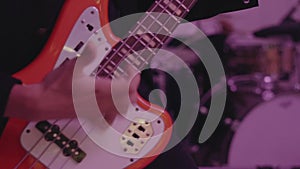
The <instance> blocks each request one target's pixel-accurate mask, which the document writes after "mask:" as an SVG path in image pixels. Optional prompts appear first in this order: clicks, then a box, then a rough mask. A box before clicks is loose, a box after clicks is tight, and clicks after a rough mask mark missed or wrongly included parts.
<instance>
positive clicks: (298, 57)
mask: <svg viewBox="0 0 300 169" xmlns="http://www.w3.org/2000/svg"><path fill="white" fill-rule="evenodd" d="M295 49H296V51H295V52H296V53H295V57H294V70H295V85H294V89H295V90H297V91H299V90H300V44H298V43H296V48H295Z"/></svg>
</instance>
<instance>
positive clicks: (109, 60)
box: [98, 0, 182, 76]
mask: <svg viewBox="0 0 300 169" xmlns="http://www.w3.org/2000/svg"><path fill="white" fill-rule="evenodd" d="M175 1H176V2H178V1H177V0H175ZM161 2H162V0H161V1H158V2H154V3H155V6H154V7H153V8H152V11H149V12H153V9H155V8H156V7H157V6H160V4H161ZM178 3H179V2H178ZM179 5H182V3H180V4H179ZM178 8H179V7H177V8H176V10H177V9H178ZM166 9H167V7H166V6H165V7H164V8H163V11H166V12H168V13H169V14H171V15H174V13H175V12H173V14H172V13H170V12H169V11H168V10H166ZM174 11H175V10H174ZM146 16H148V17H149V16H150V15H148V14H147V15H146ZM146 16H145V17H146ZM159 16H161V15H159ZM169 18H170V17H169ZM145 19H147V18H144V20H145ZM168 20H169V19H168ZM177 22H178V21H177ZM154 23H157V22H156V21H155V20H153V22H152V24H154ZM165 23H166V22H165ZM152 24H151V25H152ZM141 25H142V24H139V25H138V26H137V27H135V30H133V31H132V33H134V32H136V31H137V30H138V29H139V26H141ZM160 25H161V24H160ZM161 26H165V24H162V25H161ZM143 29H144V28H143ZM160 30H161V29H160ZM147 32H151V31H149V29H147ZM128 37H130V36H128ZM140 38H141V37H140ZM140 38H136V42H135V43H134V44H133V45H132V46H131V47H129V50H128V51H127V52H126V54H125V55H124V56H123V57H122V59H124V60H125V61H126V62H128V61H127V59H126V56H127V55H128V54H130V53H129V52H130V51H131V50H132V51H133V52H134V49H133V47H136V46H137V45H139V42H141V40H140ZM155 38H156V37H155V36H153V37H152V38H151V40H152V41H153V40H154V39H155ZM166 38H167V37H166ZM126 41H128V39H125V41H124V40H122V41H120V42H121V45H120V46H119V48H118V49H115V50H114V53H113V55H118V53H119V51H120V49H121V48H122V47H124V46H127V43H126ZM141 45H142V46H144V47H147V49H149V50H151V53H152V54H153V53H155V52H153V49H152V48H151V47H149V45H144V44H141ZM144 52H145V50H143V51H142V52H141V54H140V55H142V54H143V53H144ZM151 57H152V56H151V55H150V56H149V57H148V58H146V59H145V60H149V59H150V58H151ZM137 58H142V57H140V56H139V55H137ZM111 62H112V60H111V59H108V60H107V61H106V63H104V65H103V66H102V68H100V69H98V72H99V73H101V72H102V71H104V72H106V71H105V67H106V66H107V65H109V63H111ZM145 64H147V63H146V62H144V63H143V65H141V66H140V67H139V68H137V67H135V66H134V65H133V64H131V63H130V62H129V65H130V66H132V67H133V68H134V69H138V70H140V69H141V68H143V67H144V65H145ZM118 66H119V64H117V65H116V66H115V67H114V68H115V70H116V68H117V67H118ZM109 76H113V75H112V74H109Z"/></svg>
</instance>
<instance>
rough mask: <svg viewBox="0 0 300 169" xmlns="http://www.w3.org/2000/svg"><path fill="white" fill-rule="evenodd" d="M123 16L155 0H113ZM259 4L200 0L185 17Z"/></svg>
mask: <svg viewBox="0 0 300 169" xmlns="http://www.w3.org/2000/svg"><path fill="white" fill-rule="evenodd" d="M113 2H114V4H115V6H116V8H117V9H119V11H120V14H121V16H125V15H129V14H133V13H137V12H145V11H146V10H147V9H149V8H150V6H151V5H152V4H153V3H154V0H142V1H141V0H126V1H124V0H113ZM257 6H258V0H198V1H197V3H196V4H195V5H194V7H193V8H192V9H191V11H190V12H189V13H188V15H187V16H186V18H185V19H187V20H188V21H194V20H200V19H206V18H209V17H212V16H215V15H217V14H220V13H225V12H232V11H238V10H244V9H248V8H252V7H257Z"/></svg>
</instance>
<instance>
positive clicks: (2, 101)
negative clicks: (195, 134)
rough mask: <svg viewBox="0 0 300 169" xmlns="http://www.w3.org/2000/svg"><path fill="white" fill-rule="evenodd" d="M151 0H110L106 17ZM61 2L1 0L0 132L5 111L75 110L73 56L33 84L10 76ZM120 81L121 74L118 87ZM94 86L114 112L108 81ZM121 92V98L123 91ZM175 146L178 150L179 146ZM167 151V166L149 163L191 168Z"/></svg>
mask: <svg viewBox="0 0 300 169" xmlns="http://www.w3.org/2000/svg"><path fill="white" fill-rule="evenodd" d="M153 2H154V1H153V0H110V19H111V20H114V19H117V18H118V17H122V16H125V15H128V14H132V13H136V12H143V11H146V10H147V9H148V8H149V7H150V5H151V4H152V3H153ZM63 4H64V1H63V0H43V1H39V0H26V1H21V0H5V1H3V2H2V4H1V7H0V8H1V10H0V11H1V22H2V24H1V31H0V34H1V35H0V37H1V41H2V43H1V44H2V45H1V46H0V50H1V55H2V60H1V62H0V79H1V83H0V117H1V118H0V119H1V120H0V129H1V130H0V133H1V131H2V130H3V129H4V128H5V124H6V122H7V120H8V118H9V117H16V118H22V119H26V120H43V119H49V118H51V119H59V118H65V117H74V116H75V114H71V113H70V114H68V113H69V112H75V111H74V108H73V104H72V97H71V78H70V77H72V76H71V75H72V71H70V70H73V67H74V63H75V62H74V60H69V61H65V63H63V64H62V65H61V66H60V67H59V68H58V69H56V70H54V71H52V72H50V73H49V74H48V75H47V76H46V78H45V80H43V81H42V82H40V83H37V84H30V85H22V81H20V80H19V79H16V78H14V77H12V75H13V74H14V73H16V72H18V71H19V70H21V69H22V68H24V67H26V65H28V64H29V63H30V62H31V61H33V59H34V58H35V57H36V56H37V55H38V54H39V52H40V51H41V49H42V47H43V45H45V43H46V41H47V39H48V37H49V35H50V34H51V31H52V28H53V26H54V25H55V21H56V19H57V16H58V14H59V12H60V9H61V7H62V6H63ZM78 5H80V4H78ZM256 6H258V1H257V0H230V1H223V0H198V2H197V3H196V5H195V6H194V8H193V9H192V10H191V11H190V12H189V14H188V15H187V17H186V18H185V19H187V20H189V21H194V20H200V19H204V18H209V17H212V16H215V15H217V14H219V13H224V12H231V11H236V10H242V9H247V8H252V7H256ZM124 29H126V28H124ZM133 74H134V73H133ZM133 74H132V75H133ZM140 79H141V77H140V75H137V76H136V77H135V78H134V80H133V82H132V85H131V88H130V91H131V92H130V96H131V98H132V100H135V99H136V95H137V89H138V87H139V86H138V85H139V83H140ZM141 80H145V79H143V78H142V79H141ZM122 82H123V81H122V80H121V81H120V88H121V87H122ZM120 90H121V89H120ZM96 91H98V92H97V99H98V100H101V102H102V103H103V102H104V103H105V105H102V106H103V109H104V110H108V112H111V111H112V112H115V110H114V108H113V103H112V101H111V100H110V99H107V98H110V93H109V92H108V91H110V81H109V80H107V79H102V78H98V79H97V80H96ZM121 93H122V92H121ZM120 97H121V98H122V96H120ZM113 116H114V115H113V114H112V115H107V114H106V115H105V118H107V119H108V120H109V119H112V118H113ZM178 149H179V152H180V153H182V151H183V150H182V149H180V148H178ZM166 154H168V153H166ZM169 154H171V155H169V156H168V155H164V156H165V157H167V158H172V157H174V159H175V160H173V161H171V162H169V164H168V167H164V163H163V162H159V161H162V160H159V159H160V158H158V159H157V160H156V161H158V162H156V161H155V162H154V163H156V164H153V166H152V167H153V168H159V167H158V166H161V167H162V168H196V167H195V165H193V164H188V163H186V162H184V161H189V159H187V158H186V157H182V158H183V159H182V160H179V161H178V160H176V158H177V159H178V157H179V158H180V154H179V153H177V155H176V154H172V153H169ZM178 154H179V156H178ZM183 156H184V153H183ZM186 159H187V160H186ZM190 162H191V160H190ZM171 163H172V164H171ZM170 165H171V166H172V167H170ZM173 166H174V167H173ZM149 168H151V165H150V166H149Z"/></svg>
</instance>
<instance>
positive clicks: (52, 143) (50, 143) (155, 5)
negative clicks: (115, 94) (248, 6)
mask: <svg viewBox="0 0 300 169" xmlns="http://www.w3.org/2000/svg"><path fill="white" fill-rule="evenodd" d="M177 2H178V1H177ZM158 3H159V2H158ZM157 5H158V4H156V5H155V6H156V7H157ZM178 8H179V7H177V9H178ZM153 9H154V7H153ZM163 10H166V7H164V9H163ZM150 12H151V11H150ZM144 19H145V18H144ZM153 23H155V21H154V22H153ZM153 23H152V24H153ZM152 24H151V25H152ZM163 25H164V24H163ZM175 26H176V25H175ZM137 28H138V27H136V29H137ZM153 38H154V37H152V40H153ZM147 46H148V45H147ZM145 47H146V46H145ZM114 54H116V52H115V53H114ZM150 57H151V56H150ZM107 76H109V74H108V75H107ZM69 122H71V120H70V121H69ZM65 127H66V126H65ZM80 128H81V127H79V129H80ZM79 129H78V130H79ZM76 133H77V132H76ZM76 133H75V134H76ZM42 138H43V137H41V138H40V139H39V140H41V139H42ZM85 139H86V137H85V138H84V139H83V140H85ZM38 142H40V141H38ZM38 142H37V143H36V144H35V145H34V147H32V148H31V151H32V150H33V149H34V148H35V146H36V145H37V144H38ZM50 144H53V142H52V143H50ZM48 147H50V146H48ZM31 151H29V152H28V153H27V155H26V156H28V154H30V152H31ZM45 152H46V151H45V150H44V153H45ZM44 153H43V154H44ZM59 153H60V152H59ZM43 154H41V155H40V156H42V155H43ZM39 158H40V157H39ZM39 158H38V159H39ZM56 158H57V156H56ZM25 159H26V157H25V158H24V159H23V160H21V161H20V163H22V161H24V160H25ZM38 159H36V161H38ZM33 166H34V165H33Z"/></svg>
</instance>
